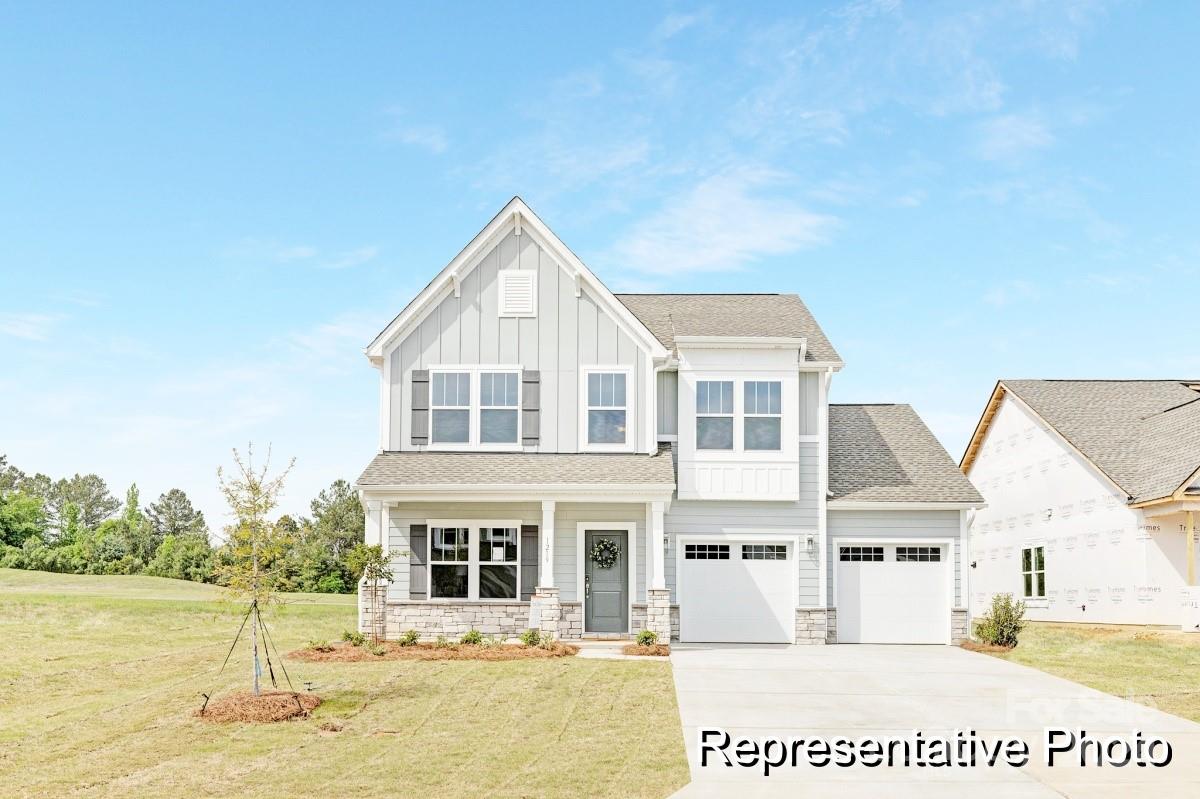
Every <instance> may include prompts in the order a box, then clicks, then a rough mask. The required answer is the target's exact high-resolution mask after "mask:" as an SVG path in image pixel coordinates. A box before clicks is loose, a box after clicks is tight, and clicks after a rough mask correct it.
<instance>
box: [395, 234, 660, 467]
mask: <svg viewBox="0 0 1200 799" xmlns="http://www.w3.org/2000/svg"><path fill="white" fill-rule="evenodd" d="M505 269H528V270H535V271H536V272H537V315H536V316H535V317H532V318H502V317H501V316H500V313H499V310H500V309H499V278H498V275H499V273H500V271H502V270H505ZM387 357H388V358H390V361H391V362H390V364H389V368H390V380H391V385H390V386H389V395H390V403H391V413H390V418H391V429H390V430H389V431H388V446H387V448H388V449H389V450H413V449H421V447H416V446H414V445H413V444H412V441H411V435H410V433H411V430H410V426H411V423H412V419H411V408H412V401H411V400H412V397H411V393H412V370H413V369H428V368H429V367H431V366H441V365H456V366H457V365H464V366H465V365H477V364H485V365H496V366H520V367H521V368H523V369H530V370H538V371H539V372H540V373H541V436H540V439H539V441H538V445H537V447H536V451H538V452H575V451H577V450H578V448H579V447H578V445H579V429H578V428H579V400H580V398H579V396H578V395H579V384H580V367H581V366H628V367H631V374H630V376H629V383H628V385H627V389H626V390H627V393H628V397H629V401H630V406H629V413H630V418H629V423H630V425H631V434H632V436H633V438H632V440H633V441H634V443H635V446H636V447H637V448H638V449H639V450H642V449H645V444H644V442H645V437H644V436H645V432H646V431H645V429H644V427H643V426H644V425H645V424H646V423H647V420H648V418H649V415H648V413H647V397H648V396H649V394H650V391H649V389H650V387H649V386H647V385H646V377H647V365H648V360H647V356H646V353H645V352H644V351H643V350H642V348H641V347H639V346H638V345H637V343H635V342H634V340H633V339H632V338H630V337H629V336H628V335H627V334H626V333H625V332H624V331H623V330H621V329H620V327H619V326H618V324H617V322H616V320H615V319H614V317H613V316H612V315H611V314H609V313H608V312H607V311H605V310H604V309H603V308H602V306H601V303H600V302H598V301H597V298H596V297H595V296H594V295H593V294H592V293H591V292H590V291H589V290H588V288H587V287H586V286H585V287H584V288H583V291H582V294H581V296H579V297H576V296H575V281H574V280H573V279H571V278H570V277H568V276H567V275H566V274H565V273H564V272H563V270H562V268H561V267H559V266H558V265H557V264H556V263H555V261H554V259H553V258H551V257H550V255H549V254H548V253H547V252H545V251H544V250H543V249H542V248H541V247H540V246H539V245H538V243H537V242H536V241H535V240H534V237H533V236H531V235H521V236H517V235H515V234H514V233H513V232H509V233H508V234H507V235H506V236H504V237H503V238H502V239H500V241H499V242H497V244H496V245H495V247H493V248H492V249H491V250H490V251H489V252H488V253H487V254H486V255H485V256H483V258H482V260H481V261H480V263H479V265H478V266H477V267H475V268H474V269H472V270H471V271H470V272H469V273H468V274H466V275H465V276H464V277H463V279H462V282H461V286H460V291H459V296H458V297H455V296H454V293H453V291H451V290H449V289H447V291H446V293H445V295H444V296H443V297H442V299H441V300H440V301H438V302H437V304H435V305H434V306H433V307H432V308H431V309H430V310H429V311H428V312H427V314H426V316H425V318H424V319H423V320H422V321H421V323H420V324H419V325H417V326H416V327H415V328H414V329H413V330H412V331H411V332H410V333H409V334H408V335H407V336H406V337H405V338H404V339H403V340H402V341H401V342H400V343H399V344H398V345H396V346H394V348H393V349H392V350H391V351H390V353H389V354H388V355H387ZM527 449H529V450H531V451H532V450H534V449H535V448H533V447H529V448H527Z"/></svg>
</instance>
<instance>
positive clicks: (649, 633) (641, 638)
mask: <svg viewBox="0 0 1200 799" xmlns="http://www.w3.org/2000/svg"><path fill="white" fill-rule="evenodd" d="M637 642H638V646H654V645H655V644H657V643H658V633H656V632H654V630H642V631H641V632H640V633H638V634H637Z"/></svg>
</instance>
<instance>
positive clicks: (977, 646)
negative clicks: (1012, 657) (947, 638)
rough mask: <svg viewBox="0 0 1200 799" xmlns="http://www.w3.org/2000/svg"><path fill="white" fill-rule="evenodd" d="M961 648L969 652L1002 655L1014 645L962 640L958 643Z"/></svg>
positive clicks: (1011, 649)
mask: <svg viewBox="0 0 1200 799" xmlns="http://www.w3.org/2000/svg"><path fill="white" fill-rule="evenodd" d="M959 646H961V647H962V648H963V649H966V650H969V651H971V652H983V653H985V654H988V655H1003V654H1004V653H1005V652H1011V651H1013V649H1015V647H1011V646H997V645H996V644H985V643H983V642H981V641H963V642H962V643H961V644H959Z"/></svg>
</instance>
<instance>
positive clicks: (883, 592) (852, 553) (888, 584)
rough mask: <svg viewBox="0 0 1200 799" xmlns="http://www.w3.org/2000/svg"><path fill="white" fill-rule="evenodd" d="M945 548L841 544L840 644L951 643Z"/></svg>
mask: <svg viewBox="0 0 1200 799" xmlns="http://www.w3.org/2000/svg"><path fill="white" fill-rule="evenodd" d="M947 549H948V548H947V547H946V545H945V544H933V545H930V544H907V543H905V544H868V545H858V544H855V545H845V544H839V545H838V546H837V577H836V579H837V634H838V643H842V644H947V643H949V642H950V588H949V578H950V574H951V572H949V571H948V570H949V569H951V568H952V564H951V563H950V558H949V556H948V552H947Z"/></svg>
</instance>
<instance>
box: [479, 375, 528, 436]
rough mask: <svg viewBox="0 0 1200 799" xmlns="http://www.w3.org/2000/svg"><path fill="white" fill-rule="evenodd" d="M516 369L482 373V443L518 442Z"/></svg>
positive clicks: (480, 430)
mask: <svg viewBox="0 0 1200 799" xmlns="http://www.w3.org/2000/svg"><path fill="white" fill-rule="evenodd" d="M518 379H519V376H518V375H517V373H516V372H483V373H482V374H480V375H479V443H481V444H515V443H517V414H518V411H517V383H518Z"/></svg>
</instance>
